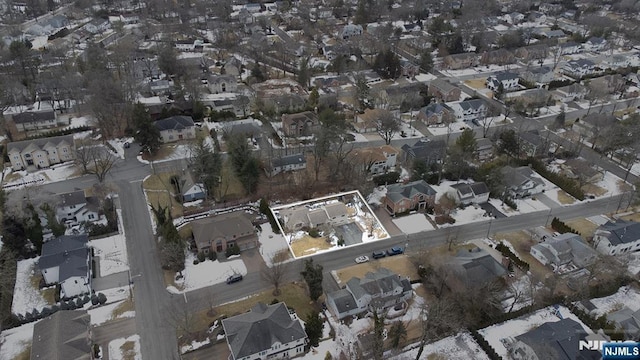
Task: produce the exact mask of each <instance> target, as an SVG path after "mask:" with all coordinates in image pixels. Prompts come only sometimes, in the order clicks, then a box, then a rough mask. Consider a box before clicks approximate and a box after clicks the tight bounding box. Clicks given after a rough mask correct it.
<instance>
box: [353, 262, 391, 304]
mask: <svg viewBox="0 0 640 360" xmlns="http://www.w3.org/2000/svg"><path fill="white" fill-rule="evenodd" d="M399 286H400V287H402V286H403V285H402V284H401V282H400V278H399V277H398V275H397V274H395V273H394V272H392V271H391V270H389V269H386V268H380V269H378V271H376V272H368V273H366V274H365V275H364V278H363V279H360V278H358V277H353V278H351V279H349V281H347V287H348V288H349V291H351V293H352V294H353V296H354V297H355V298H356V299H360V298H361V297H363V296H364V295H365V294H369V295H381V294H382V293H387V292H390V291H391V290H393V289H395V288H396V287H399Z"/></svg>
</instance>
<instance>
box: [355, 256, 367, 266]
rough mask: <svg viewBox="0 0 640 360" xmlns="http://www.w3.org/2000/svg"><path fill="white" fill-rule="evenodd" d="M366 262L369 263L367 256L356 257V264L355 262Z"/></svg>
mask: <svg viewBox="0 0 640 360" xmlns="http://www.w3.org/2000/svg"><path fill="white" fill-rule="evenodd" d="M367 261H369V257H368V256H365V255H362V256H358V257H357V258H356V262H357V263H358V264H362V263H366V262H367Z"/></svg>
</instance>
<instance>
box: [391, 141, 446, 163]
mask: <svg viewBox="0 0 640 360" xmlns="http://www.w3.org/2000/svg"><path fill="white" fill-rule="evenodd" d="M401 149H402V162H403V163H404V164H407V165H411V164H413V162H414V161H416V160H421V161H424V162H425V163H426V164H427V165H431V164H439V163H442V160H443V159H444V156H445V154H446V151H447V144H446V142H445V141H444V140H432V139H429V138H426V139H420V140H418V141H417V142H416V143H415V144H413V146H409V144H404V145H402V148H401Z"/></svg>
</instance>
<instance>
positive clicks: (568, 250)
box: [530, 233, 598, 273]
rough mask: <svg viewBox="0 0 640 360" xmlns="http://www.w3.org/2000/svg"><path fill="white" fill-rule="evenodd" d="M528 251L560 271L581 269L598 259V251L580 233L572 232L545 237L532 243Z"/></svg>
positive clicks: (541, 261) (544, 263)
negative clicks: (542, 240) (539, 241)
mask: <svg viewBox="0 0 640 360" xmlns="http://www.w3.org/2000/svg"><path fill="white" fill-rule="evenodd" d="M530 253H531V256H533V257H534V258H535V259H536V260H538V261H540V263H542V265H545V266H547V265H548V266H550V267H551V268H552V269H553V271H554V272H560V273H564V272H570V271H575V270H579V269H582V268H584V267H585V266H587V265H590V264H592V263H593V262H594V261H596V260H597V259H598V253H597V252H596V251H595V250H593V249H592V248H591V247H590V246H589V245H588V244H587V243H586V242H585V241H584V240H583V239H582V237H580V235H577V234H573V233H564V234H560V235H557V236H554V237H551V238H546V240H545V241H544V242H541V243H538V244H536V245H533V246H532V247H531V251H530Z"/></svg>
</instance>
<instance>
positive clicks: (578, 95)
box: [551, 83, 588, 103]
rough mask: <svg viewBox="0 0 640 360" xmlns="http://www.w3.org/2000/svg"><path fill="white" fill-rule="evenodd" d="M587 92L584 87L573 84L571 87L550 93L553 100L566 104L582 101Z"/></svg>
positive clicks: (560, 88) (564, 87)
mask: <svg viewBox="0 0 640 360" xmlns="http://www.w3.org/2000/svg"><path fill="white" fill-rule="evenodd" d="M587 93H588V91H587V88H586V87H585V86H584V85H581V84H579V83H573V84H571V85H567V86H563V87H559V88H557V89H555V90H553V91H552V92H551V96H553V99H554V100H557V101H561V102H563V103H568V102H571V101H576V100H582V99H584V97H585V96H586V95H587Z"/></svg>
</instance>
